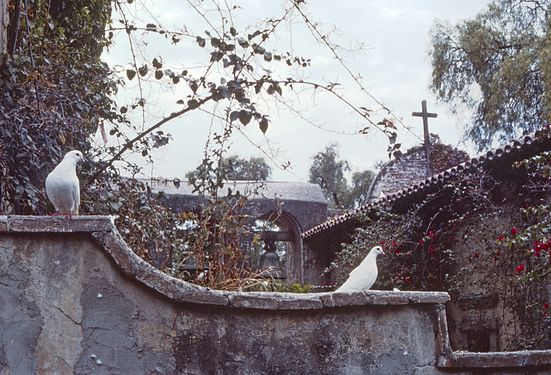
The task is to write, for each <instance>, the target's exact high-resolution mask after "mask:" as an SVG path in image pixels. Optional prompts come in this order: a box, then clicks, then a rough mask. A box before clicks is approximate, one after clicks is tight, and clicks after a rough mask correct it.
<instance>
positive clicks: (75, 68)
mask: <svg viewBox="0 0 551 375" xmlns="http://www.w3.org/2000/svg"><path fill="white" fill-rule="evenodd" d="M19 5H20V6H21V4H19ZM25 5H26V8H24V9H19V12H18V8H17V7H10V8H9V9H10V18H12V20H13V19H17V20H18V21H19V20H20V23H19V29H18V32H17V33H14V30H13V24H12V29H11V30H10V32H9V33H8V34H9V35H10V36H11V35H17V36H18V38H17V39H14V40H10V50H12V51H13V54H12V55H11V56H9V58H8V59H7V60H6V62H5V65H4V66H3V67H2V69H1V72H0V73H1V77H0V92H1V97H0V113H1V115H0V151H1V152H0V168H1V169H2V181H1V191H0V200H1V202H2V205H1V207H0V208H1V209H2V211H3V212H8V213H16V214H24V213H26V214H30V213H42V212H45V209H46V207H45V202H46V201H47V199H45V195H44V193H43V190H42V187H43V182H44V179H45V177H46V173H47V171H49V170H51V169H52V164H53V163H54V162H56V161H59V160H60V159H61V157H62V156H63V154H64V152H65V151H68V150H71V149H75V148H76V149H80V150H82V151H84V152H86V151H88V150H90V147H91V145H90V143H89V136H90V134H92V133H93V132H95V131H96V129H97V127H98V124H101V123H102V122H103V121H111V120H115V119H117V118H118V115H117V113H116V112H115V111H114V109H115V106H114V103H113V102H112V100H111V98H110V96H111V95H112V94H113V93H114V92H115V91H116V86H115V81H114V80H113V79H112V77H111V75H110V70H109V69H108V67H107V66H106V65H105V64H103V63H102V62H100V61H99V59H98V58H97V57H98V56H97V47H98V46H102V45H103V44H104V43H105V40H104V38H103V33H102V32H100V33H99V34H98V33H96V34H94V33H90V30H89V29H88V28H82V27H65V26H64V22H66V21H60V20H66V19H68V17H75V20H74V22H75V23H72V25H73V26H74V25H76V24H77V23H78V22H79V21H82V22H87V23H88V24H90V23H93V24H94V25H96V24H97V23H98V22H99V23H100V24H101V22H100V20H101V19H105V17H107V16H108V14H109V9H110V2H109V1H94V2H90V3H86V4H84V5H82V7H81V8H80V11H78V10H76V9H74V8H73V7H68V8H66V7H62V8H59V7H54V6H52V7H51V8H48V4H47V3H46V2H40V1H29V2H25ZM88 6H90V7H92V8H93V9H95V10H96V13H95V15H91V14H90V12H89V9H88ZM14 22H15V21H14ZM75 41H78V42H75ZM92 165H93V162H92V161H90V160H89V161H88V162H87V163H86V165H85V166H84V167H83V170H84V171H85V173H86V172H88V171H89V170H90V169H91V168H92Z"/></svg>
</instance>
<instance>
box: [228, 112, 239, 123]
mask: <svg viewBox="0 0 551 375" xmlns="http://www.w3.org/2000/svg"><path fill="white" fill-rule="evenodd" d="M238 118H239V111H233V112H231V113H230V121H235V120H237V119H238Z"/></svg>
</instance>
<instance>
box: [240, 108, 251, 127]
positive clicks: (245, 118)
mask: <svg viewBox="0 0 551 375" xmlns="http://www.w3.org/2000/svg"><path fill="white" fill-rule="evenodd" d="M251 118H252V114H251V113H250V112H247V111H245V110H241V111H239V121H241V123H242V124H243V125H247V124H248V123H249V122H250V121H251Z"/></svg>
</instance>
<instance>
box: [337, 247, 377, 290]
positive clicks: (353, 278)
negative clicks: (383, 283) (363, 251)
mask: <svg viewBox="0 0 551 375" xmlns="http://www.w3.org/2000/svg"><path fill="white" fill-rule="evenodd" d="M379 254H382V255H385V253H384V251H383V248H382V247H381V246H375V247H374V248H372V249H371V250H370V251H369V254H367V256H366V257H365V258H364V260H363V261H362V262H361V263H360V265H359V266H358V267H356V268H354V269H353V270H352V272H350V275H349V276H348V279H347V280H346V281H345V282H344V284H342V285H341V286H340V288H338V289H337V290H335V292H352V291H358V290H368V289H369V288H371V287H372V286H373V284H374V283H375V280H377V274H378V271H377V255H379Z"/></svg>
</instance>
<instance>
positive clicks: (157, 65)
mask: <svg viewBox="0 0 551 375" xmlns="http://www.w3.org/2000/svg"><path fill="white" fill-rule="evenodd" d="M153 67H154V68H155V69H161V68H162V67H163V63H162V62H160V61H159V60H158V59H157V58H156V57H155V58H154V59H153Z"/></svg>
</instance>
